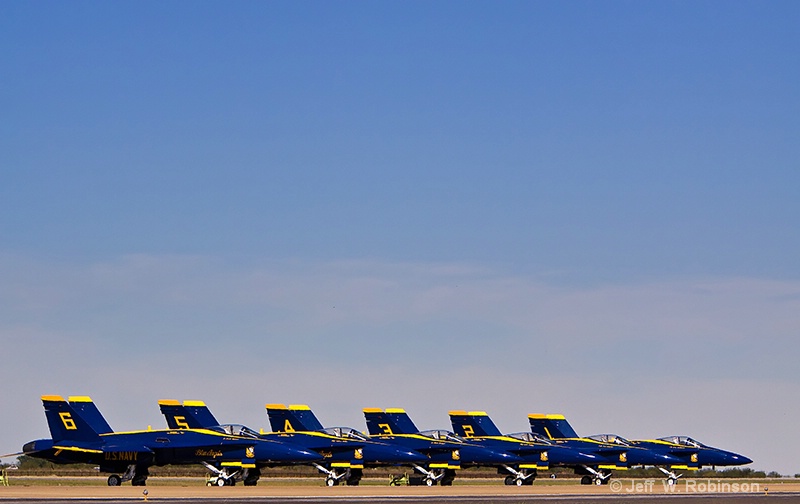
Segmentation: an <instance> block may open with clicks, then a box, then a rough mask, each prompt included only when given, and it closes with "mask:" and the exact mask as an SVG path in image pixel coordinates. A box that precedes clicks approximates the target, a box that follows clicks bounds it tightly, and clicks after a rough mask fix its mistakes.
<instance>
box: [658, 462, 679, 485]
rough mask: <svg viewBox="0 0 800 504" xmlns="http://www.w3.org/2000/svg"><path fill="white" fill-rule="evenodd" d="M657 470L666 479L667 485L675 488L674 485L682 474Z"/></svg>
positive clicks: (661, 469)
mask: <svg viewBox="0 0 800 504" xmlns="http://www.w3.org/2000/svg"><path fill="white" fill-rule="evenodd" d="M658 470H659V471H661V472H662V473H664V476H666V477H667V485H669V486H675V484H676V483H678V478H680V477H681V476H683V474H676V473H674V472H673V471H669V470H667V469H664V468H663V467H659V468H658Z"/></svg>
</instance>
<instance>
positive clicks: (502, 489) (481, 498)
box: [0, 480, 800, 504]
mask: <svg viewBox="0 0 800 504" xmlns="http://www.w3.org/2000/svg"><path fill="white" fill-rule="evenodd" d="M618 481H620V485H618V486H617V487H616V488H614V489H612V488H611V486H610V485H608V486H600V487H596V486H581V485H542V486H536V485H534V486H532V487H507V486H498V485H462V486H452V487H432V488H428V487H389V486H375V485H369V486H360V487H347V486H340V487H333V488H328V487H322V486H319V487H317V486H288V485H287V486H269V485H259V486H256V487H240V486H237V487H223V488H218V487H205V486H200V485H187V486H178V485H175V486H161V485H151V486H148V487H146V488H147V502H165V503H169V502H172V503H179V502H184V501H191V502H196V503H209V504H217V503H219V504H222V503H242V504H248V503H252V502H293V503H303V504H317V503H330V502H341V503H345V502H359V503H360V502H365V503H366V502H370V503H372V502H374V503H411V502H423V503H439V502H442V503H445V502H451V503H459V504H472V503H475V504H477V503H488V502H497V503H522V502H548V503H572V502H598V501H605V502H619V501H622V502H626V503H630V504H646V503H664V502H667V501H671V502H676V503H678V504H684V503H690V502H699V503H705V504H723V503H734V504H748V503H751V502H753V503H756V502H757V503H781V504H782V503H789V502H800V483H793V482H792V483H758V484H752V483H746V482H739V483H738V485H737V486H733V483H735V482H726V483H728V485H730V486H724V487H723V486H714V484H715V483H718V482H719V480H698V481H697V482H695V484H694V485H693V486H690V485H680V484H679V485H677V486H676V488H675V489H674V491H666V492H665V490H667V489H665V488H664V486H663V485H661V483H660V482H656V483H655V484H654V485H649V484H647V480H618ZM144 489H145V487H131V486H122V487H105V486H37V485H30V486H19V485H17V486H14V485H12V486H9V487H0V502H2V503H3V504H6V503H12V502H13V503H23V502H24V503H26V504H37V503H46V502H68V503H69V504H97V503H98V502H134V501H139V502H144V501H145V496H144V495H143V492H144Z"/></svg>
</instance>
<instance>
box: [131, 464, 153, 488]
mask: <svg viewBox="0 0 800 504" xmlns="http://www.w3.org/2000/svg"><path fill="white" fill-rule="evenodd" d="M148 476H150V471H148V470H147V468H146V467H141V468H139V469H136V470H134V474H133V477H132V478H131V485H132V486H146V485H147V477H148Z"/></svg>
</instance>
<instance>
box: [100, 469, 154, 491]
mask: <svg viewBox="0 0 800 504" xmlns="http://www.w3.org/2000/svg"><path fill="white" fill-rule="evenodd" d="M148 476H150V471H148V470H147V467H146V466H142V467H136V466H135V465H129V466H128V468H127V469H126V470H125V472H124V473H123V474H122V476H120V475H119V474H112V475H111V476H109V477H108V486H120V485H122V482H124V481H130V482H131V485H133V486H145V485H146V484H147V477H148Z"/></svg>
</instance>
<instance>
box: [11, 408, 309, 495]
mask: <svg viewBox="0 0 800 504" xmlns="http://www.w3.org/2000/svg"><path fill="white" fill-rule="evenodd" d="M70 401H71V402H68V401H66V400H65V399H64V398H63V397H61V396H57V395H45V396H42V404H43V405H44V411H45V416H46V417H47V423H48V426H49V428H50V435H51V436H52V438H51V439H37V440H35V441H30V442H28V443H25V445H24V446H23V448H22V453H21V454H22V455H27V456H30V457H35V458H41V459H44V460H47V461H50V462H53V463H56V464H75V463H78V464H93V465H97V466H99V467H100V471H101V472H107V473H112V474H111V476H109V477H108V485H109V486H119V485H121V484H122V482H123V481H128V480H130V481H131V484H132V485H134V486H143V485H144V484H145V482H146V480H147V477H148V475H149V468H150V467H151V466H162V465H166V464H199V463H207V462H208V461H211V462H213V463H214V464H220V465H222V466H224V467H231V468H237V470H244V471H250V476H249V478H250V480H251V481H257V479H258V474H260V470H259V468H260V467H264V466H272V465H283V464H299V463H305V464H308V463H312V462H314V461H317V460H320V459H321V456H320V455H319V454H318V453H315V452H313V451H309V450H305V449H302V448H300V447H292V446H291V445H289V444H284V443H277V442H272V441H264V440H258V439H252V438H247V437H242V436H235V435H230V434H225V433H221V432H217V431H212V430H208V429H190V430H172V429H170V430H146V431H134V432H113V431H112V429H111V427H110V426H109V425H108V422H106V420H105V419H104V418H103V416H102V415H101V414H100V411H99V410H98V409H97V407H96V406H95V405H94V403H93V402H92V400H91V399H90V398H89V397H86V396H79V397H77V396H76V397H70ZM73 405H74V407H73ZM119 473H122V475H121V476H120V474H119Z"/></svg>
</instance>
